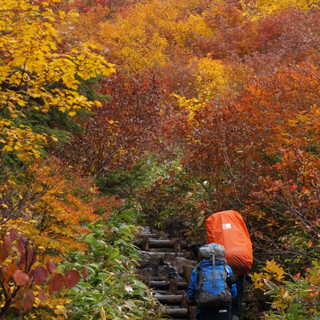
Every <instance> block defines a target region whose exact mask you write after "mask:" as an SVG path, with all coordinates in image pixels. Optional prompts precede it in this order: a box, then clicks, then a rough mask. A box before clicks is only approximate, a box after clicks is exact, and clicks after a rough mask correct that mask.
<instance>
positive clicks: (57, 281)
mask: <svg viewBox="0 0 320 320" xmlns="http://www.w3.org/2000/svg"><path fill="white" fill-rule="evenodd" d="M63 286H64V276H63V275H62V274H60V273H57V274H55V275H54V277H53V279H52V280H51V283H50V287H49V293H50V295H51V296H52V295H54V294H57V293H59V292H60V291H61V289H62V288H63Z"/></svg>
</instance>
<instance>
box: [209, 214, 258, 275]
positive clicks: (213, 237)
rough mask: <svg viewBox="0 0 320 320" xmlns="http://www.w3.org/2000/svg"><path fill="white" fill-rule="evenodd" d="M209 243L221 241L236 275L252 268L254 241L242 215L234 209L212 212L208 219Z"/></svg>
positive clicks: (228, 261)
mask: <svg viewBox="0 0 320 320" xmlns="http://www.w3.org/2000/svg"><path fill="white" fill-rule="evenodd" d="M206 232H207V243H212V242H215V243H219V244H222V245H223V246H224V247H225V249H226V256H225V257H226V260H227V263H228V265H229V266H230V267H231V268H232V271H233V273H235V274H236V275H238V276H239V275H243V274H245V273H246V272H248V271H249V270H250V269H251V265H252V261H253V254H252V243H251V240H250V236H249V233H248V230H247V227H246V225H245V223H244V221H243V219H242V217H241V215H240V214H239V213H238V212H236V211H233V210H227V211H221V212H217V213H214V214H212V215H211V216H210V217H209V218H208V219H207V220H206Z"/></svg>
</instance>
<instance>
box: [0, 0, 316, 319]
mask: <svg viewBox="0 0 320 320" xmlns="http://www.w3.org/2000/svg"><path fill="white" fill-rule="evenodd" d="M0 13H1V14H0V33H1V37H0V98H1V104H0V154H1V159H0V169H1V170H0V181H1V184H0V191H1V194H0V212H1V216H2V218H3V219H2V221H1V222H0V225H1V230H2V235H3V237H2V240H1V244H0V248H1V249H0V255H1V261H2V263H3V266H2V267H1V270H2V276H1V278H0V280H1V281H2V284H3V286H4V287H5V289H2V291H0V295H1V298H2V299H5V300H6V301H8V299H9V300H10V299H11V298H10V297H9V296H10V295H11V296H12V292H11V293H10V294H9V293H8V292H9V291H8V290H9V289H8V288H9V287H10V288H11V284H12V285H13V286H16V285H17V282H16V281H18V283H19V284H21V288H18V287H17V286H16V289H13V290H14V291H13V292H14V294H15V297H13V296H12V299H11V300H12V301H11V302H10V306H11V305H13V304H14V303H15V301H14V299H16V298H18V297H23V298H21V299H20V300H19V301H20V302H19V303H20V305H19V304H18V306H17V304H16V306H17V307H18V309H19V308H20V310H22V312H23V311H26V312H29V313H31V312H33V311H32V309H37V310H41V307H40V306H38V304H37V303H36V302H33V301H34V298H33V297H34V295H35V293H34V292H37V294H38V293H39V291H37V290H38V288H36V289H35V290H34V288H33V284H34V283H35V282H38V281H40V280H39V279H41V280H43V282H41V283H39V285H44V283H47V284H48V286H47V288H46V289H45V290H49V295H47V296H48V297H49V296H50V299H48V300H50V301H51V302H49V303H48V300H46V302H44V307H43V309H42V310H41V311H39V312H40V313H41V312H47V315H48V314H50V316H51V317H52V316H53V315H54V316H57V317H60V319H62V318H63V317H66V315H67V314H68V311H67V310H66V307H65V306H67V305H68V303H69V301H68V298H67V294H66V295H63V296H58V297H56V296H55V295H53V294H52V293H57V292H58V291H59V292H60V290H55V289H53V287H54V288H57V289H61V288H62V286H63V285H65V284H67V289H68V287H69V286H71V283H69V282H68V281H69V280H67V279H69V278H68V276H66V273H65V272H69V270H66V269H65V270H64V271H60V270H59V272H58V273H57V274H58V275H57V276H55V275H54V273H52V274H50V272H49V271H50V270H49V269H48V268H47V263H51V262H49V261H52V263H55V264H61V265H68V263H69V262H70V261H68V256H69V255H70V254H77V253H79V257H82V258H81V259H82V261H83V259H84V258H83V257H84V256H82V254H83V253H84V252H87V253H88V254H87V255H86V256H87V257H91V254H92V253H93V252H94V249H93V248H92V246H91V247H90V246H89V247H88V245H86V243H88V241H89V240H88V237H89V239H91V238H90V237H91V236H88V235H90V234H92V232H93V233H94V234H95V236H97V233H95V232H97V230H96V229H95V228H94V227H93V226H95V224H96V223H101V221H105V222H106V221H108V223H111V222H112V221H113V220H112V219H111V217H112V216H113V213H116V215H117V214H118V213H119V212H122V209H119V206H121V205H127V206H129V205H130V206H132V207H135V208H136V210H137V211H135V212H138V211H139V213H142V215H144V218H145V221H146V222H147V223H149V224H151V225H152V226H153V227H157V228H165V227H166V224H167V221H170V219H175V218H177V216H179V219H181V220H183V221H184V223H185V227H186V229H187V230H186V234H185V235H186V237H189V238H193V239H194V238H197V239H203V235H204V222H205V219H206V217H208V216H209V215H211V214H212V213H213V212H217V211H221V210H230V209H232V210H236V211H238V212H240V213H241V214H242V216H243V218H244V219H245V221H246V224H247V227H248V229H249V232H250V236H251V238H252V241H253V249H254V264H253V270H252V284H251V287H250V288H252V292H253V293H254V294H253V296H252V299H251V301H252V305H251V306H248V319H258V318H263V317H264V318H268V319H276V318H277V317H280V316H283V317H284V316H285V315H286V316H288V319H289V318H290V317H295V318H296V317H297V316H300V317H304V318H305V319H313V318H314V316H315V315H317V316H319V313H320V310H319V303H318V300H317V299H319V296H318V295H317V292H316V291H314V288H318V287H319V281H318V278H317V277H318V275H319V274H318V270H317V268H318V266H319V234H320V220H319V183H320V181H319V179H320V176H319V170H320V162H319V159H318V158H319V152H320V151H319V133H320V116H319V115H320V110H319V97H320V92H319V81H320V69H319V61H320V36H319V35H320V25H319V18H320V8H319V3H318V2H317V1H305V0H296V1H287V0H281V1H273V0H248V1H237V0H235V1H225V0H213V1H209V0H201V1H199V0H182V1H174V0H168V1H162V0H151V1H147V2H145V1H131V0H124V1H112V0H108V1H100V0H93V1H82V0H75V1H57V0H51V1H27V0H19V1H1V0H0ZM115 70H116V72H115ZM142 159H144V161H145V163H148V165H149V166H150V167H152V169H150V172H149V174H148V175H146V177H147V178H146V181H145V184H144V185H142V183H141V181H139V183H138V182H137V181H134V179H137V180H138V178H137V177H138V175H135V170H136V167H135V165H136V164H137V163H140V161H141V160H142ZM141 163H143V162H141ZM146 167H147V166H145V167H143V169H145V168H146ZM148 168H149V167H148ZM119 172H122V173H123V172H128V176H127V180H128V179H131V180H133V181H130V182H128V183H127V185H126V186H125V187H127V189H128V190H127V192H122V193H121V192H120V193H119V194H115V195H114V196H102V195H101V194H100V193H99V192H100V191H99V189H98V187H97V184H96V182H99V183H101V181H104V182H105V183H106V181H111V180H112V181H117V179H116V177H115V175H116V173H119ZM130 173H131V175H130ZM113 175H114V176H113ZM135 182H136V185H139V188H138V187H136V188H132V186H133V185H134V184H135ZM115 183H119V184H120V180H118V182H115ZM105 187H106V188H107V186H105ZM121 187H122V188H124V187H123V185H122V186H121ZM129 189H130V190H129ZM138 189H139V190H138ZM114 190H117V188H115V189H114ZM118 190H119V188H118ZM132 190H134V191H132ZM136 190H137V191H136ZM124 194H126V195H128V194H130V197H129V199H128V198H124V199H119V198H120V196H123V195H124ZM112 223H114V221H113V222H112ZM89 226H91V228H90V227H89ZM111 229H112V228H111ZM111 229H109V227H106V229H105V230H106V231H105V232H106V237H107V235H109V236H110V234H111V233H112V232H111V231H110V230H111ZM94 230H96V231H94ZM8 232H9V233H8ZM18 234H19V235H18ZM99 237H101V235H99ZM19 239H20V240H19ZM21 239H28V240H21ZM84 239H87V240H84ZM99 239H100V238H99ZM110 239H112V237H111V238H110ZM26 241H29V242H28V244H29V243H30V247H26V248H25V249H23V248H22V245H21V243H27V242H26ZM86 241H87V242H86ZM101 241H106V240H105V239H104V240H103V239H101ZM110 241H111V240H110ZM128 241H129V240H128ZM31 243H32V245H31ZM92 243H94V241H93V242H92ZM61 244H62V245H61ZM14 248H16V249H14ZM12 250H13V251H14V250H17V252H18V255H19V256H23V255H24V254H25V252H28V250H33V251H34V252H35V251H37V257H38V259H39V260H36V259H34V261H33V262H32V265H29V266H28V267H27V263H26V264H20V265H19V263H18V262H17V261H13V260H12V261H11V260H10V261H7V259H14V257H13V256H10V254H11V253H12V252H13V251H12ZM33 251H32V252H33ZM10 252H11V253H10ZM93 256H94V255H93ZM10 257H11V258H10ZM39 257H41V258H39ZM79 259H80V258H79ZM81 259H80V260H81ZM123 259H125V258H123ZM22 260H23V259H22ZM267 260H269V261H268V262H267ZM87 262H88V263H89V262H90V263H94V262H93V261H87ZM99 263H100V264H101V265H104V263H105V261H104V260H103V259H102V260H101V261H100V260H99ZM115 263H116V262H115ZM10 266H11V267H10ZM26 268H27V269H26ZM9 269H10V270H9ZM32 270H33V271H32ZM34 270H37V271H36V272H35V271H34ZM61 270H63V267H62V269H61ZM80 271H81V270H80ZM80 271H79V270H78V272H80ZM80 273H81V272H80ZM45 274H46V277H45V276H44V275H45ZM128 274H130V272H129V273H128ZM295 274H299V276H296V275H295ZM68 275H70V276H71V279H72V281H71V282H72V284H74V282H75V281H73V280H75V278H77V276H76V277H75V274H73V273H72V272H71V271H70V274H69V273H68ZM34 277H35V278H36V279H37V280H35V279H34ZM92 277H93V275H92V274H91V275H89V280H88V281H91V279H94V278H92ZM51 278H54V279H55V280H50V279H51ZM32 279H33V280H32ZM28 281H29V282H28ZM32 281H33V282H32ZM50 281H51V282H50ZM80 281H82V280H80ZM9 283H10V285H9ZM53 283H54V284H53ZM6 286H7V287H6ZM115 287H116V286H115ZM309 287H313V289H312V290H311V289H308V288H309ZM50 288H51V289H50ZM0 290H1V289H0ZM10 290H11V289H10ZM74 290H78V289H74ZM90 290H92V292H93V291H94V290H95V288H93V287H92V288H90ZM90 290H89V289H88V291H86V292H83V293H82V294H83V296H84V297H85V298H86V299H87V298H88V295H89V294H90V292H91V291H90ZM119 290H120V289H119ZM299 290H300V291H299ZM308 290H309V291H308ZM46 292H47V291H46ZM50 292H51V295H50ZM75 292H76V291H71V296H72V295H74V294H75ZM264 292H267V296H268V294H269V296H268V297H266V295H263V293H264ZM117 294H120V291H117V292H116V293H115V295H116V296H118V295H117ZM124 294H126V293H124ZM41 296H42V294H41ZM120 296H121V294H120ZM122 297H123V296H122ZM55 299H56V300H55ZM89 300H90V297H89ZM299 301H303V303H302V304H304V303H305V304H306V305H308V308H309V310H308V311H307V312H304V311H303V310H301V308H302V307H301V303H300V305H299ZM45 303H47V304H45ZM74 303H76V302H74ZM268 303H269V304H268ZM151 304H152V303H151ZM5 305H7V304H6V303H5V302H1V304H0V308H1V310H3V308H4V306H5ZM31 306H36V307H37V308H31ZM29 307H30V308H29ZM8 308H9V307H6V310H8ZM14 308H15V307H14ZM68 308H71V309H72V306H70V305H69V307H68ZM18 309H17V310H18ZM249 309H251V311H250V312H251V313H250V315H249ZM259 309H261V310H259ZM74 310H78V311H79V309H77V307H75V309H74ZM100 311H101V317H102V318H103V317H104V313H103V312H105V311H104V309H103V310H102V309H101V310H100ZM100 311H99V312H100ZM34 312H35V313H34V314H36V312H37V311H34ZM52 312H53V313H52ZM79 312H82V311H79ZM88 312H89V313H88V314H90V311H88ZM142 313H143V312H142ZM95 314H96V313H95ZM110 314H112V311H111V310H110ZM138 314H140V313H139V312H138V311H137V312H136V314H135V315H134V316H133V317H136V318H135V319H138V318H139V316H140V317H142V316H141V314H140V315H138ZM97 317H98V316H97ZM250 317H251V318H250Z"/></svg>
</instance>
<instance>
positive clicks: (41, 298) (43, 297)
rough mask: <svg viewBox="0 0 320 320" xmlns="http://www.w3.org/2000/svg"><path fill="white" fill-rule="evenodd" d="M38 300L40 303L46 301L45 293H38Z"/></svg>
mask: <svg viewBox="0 0 320 320" xmlns="http://www.w3.org/2000/svg"><path fill="white" fill-rule="evenodd" d="M38 298H39V299H40V301H41V302H43V301H45V300H46V299H47V297H46V295H45V293H44V292H43V291H40V292H39V294H38Z"/></svg>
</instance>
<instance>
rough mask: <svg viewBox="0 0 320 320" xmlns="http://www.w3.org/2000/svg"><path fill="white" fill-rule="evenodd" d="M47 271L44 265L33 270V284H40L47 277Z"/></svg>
mask: <svg viewBox="0 0 320 320" xmlns="http://www.w3.org/2000/svg"><path fill="white" fill-rule="evenodd" d="M47 276H48V272H47V270H46V269H45V268H44V267H39V268H36V269H35V270H34V273H33V279H34V283H35V284H40V283H42V282H43V281H44V280H46V279H47Z"/></svg>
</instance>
